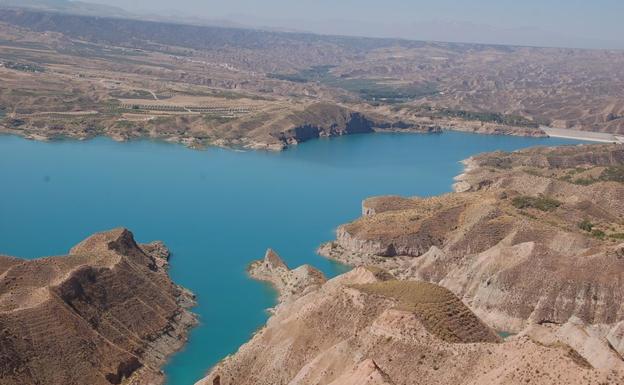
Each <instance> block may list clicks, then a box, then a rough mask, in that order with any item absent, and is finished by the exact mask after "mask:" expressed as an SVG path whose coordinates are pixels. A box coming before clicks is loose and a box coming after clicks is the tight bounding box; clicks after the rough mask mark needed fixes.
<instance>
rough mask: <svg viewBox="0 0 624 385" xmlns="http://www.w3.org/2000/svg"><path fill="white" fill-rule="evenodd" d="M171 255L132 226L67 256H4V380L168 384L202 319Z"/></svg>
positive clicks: (0, 294) (0, 283)
mask: <svg viewBox="0 0 624 385" xmlns="http://www.w3.org/2000/svg"><path fill="white" fill-rule="evenodd" d="M166 257H168V251H167V250H166V248H165V247H164V246H163V245H162V244H161V243H152V244H149V245H137V244H136V243H135V241H134V239H133V236H132V233H130V232H129V231H128V230H125V229H118V230H113V231H110V232H106V233H100V234H96V235H93V236H92V237H90V238H88V239H86V240H85V241H83V242H81V243H80V244H78V245H77V246H76V247H74V248H73V249H72V250H71V252H70V253H69V255H67V256H62V257H51V258H44V259H37V260H30V261H24V260H20V259H16V258H11V257H0V273H1V275H0V329H1V330H2V338H1V339H0V383H2V384H3V385H24V384H46V385H55V384H58V385H72V384H74V385H85V384H90V385H98V384H102V385H110V384H128V385H129V384H133V385H142V384H158V383H161V382H162V381H163V375H162V372H161V370H160V367H161V366H162V365H163V364H164V363H165V360H166V359H167V357H168V356H169V355H170V354H172V353H173V352H175V351H176V350H178V349H180V348H181V347H182V345H183V344H184V342H185V341H186V333H187V330H188V329H189V328H190V327H191V326H192V325H193V324H194V323H195V317H194V316H193V315H192V314H191V313H190V312H189V310H188V309H189V308H190V307H191V306H192V305H193V303H194V300H193V295H192V294H191V293H189V292H188V291H186V290H184V289H182V288H180V287H178V286H176V285H174V284H173V283H172V282H171V280H170V279H169V277H168V275H167V273H166V270H165V266H166V263H167V262H166Z"/></svg>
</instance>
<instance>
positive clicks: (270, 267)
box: [248, 249, 326, 303]
mask: <svg viewBox="0 0 624 385" xmlns="http://www.w3.org/2000/svg"><path fill="white" fill-rule="evenodd" d="M248 271H249V275H250V276H251V277H252V278H254V279H257V280H260V281H265V282H269V283H270V284H272V285H273V286H274V287H275V288H276V290H277V292H278V293H279V297H280V301H279V302H280V303H283V302H286V301H288V300H290V299H293V298H296V297H299V296H301V295H303V294H305V293H306V292H307V291H308V290H310V289H314V288H318V287H319V286H320V285H322V284H323V283H325V281H326V279H325V276H324V275H323V273H321V272H320V271H318V270H317V269H315V268H313V267H312V266H309V265H303V266H300V267H298V268H296V269H294V270H290V269H289V268H288V266H287V265H286V263H284V261H283V260H282V259H281V258H280V256H279V255H277V253H276V252H275V251H273V250H271V249H269V250H267V252H266V254H265V256H264V259H262V260H260V261H255V262H253V263H251V264H250V265H249V269H248Z"/></svg>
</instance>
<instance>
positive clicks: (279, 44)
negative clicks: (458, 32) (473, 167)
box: [0, 8, 624, 150]
mask: <svg viewBox="0 0 624 385" xmlns="http://www.w3.org/2000/svg"><path fill="white" fill-rule="evenodd" d="M0 63H1V64H0V119H1V120H0V129H1V131H2V132H7V133H13V134H18V135H23V136H26V137H29V138H33V139H54V138H59V137H73V138H79V139H86V138H91V137H94V136H102V135H105V136H110V137H113V138H115V139H117V140H127V139H132V138H140V137H151V138H160V139H164V140H170V141H175V142H181V143H185V144H186V145H189V146H194V147H196V146H205V145H218V146H229V147H246V148H258V149H271V150H279V149H283V148H285V147H287V146H290V145H293V144H296V143H299V142H301V141H305V140H308V139H310V138H315V137H319V136H334V135H345V134H351V133H362V132H372V131H376V130H403V131H416V132H435V131H440V130H443V129H453V130H463V131H471V132H481V133H489V134H512V135H531V136H545V135H546V134H545V133H544V131H542V130H541V129H540V127H541V126H551V127H559V128H574V129H580V130H588V131H601V132H608V133H613V134H623V133H624V131H623V130H624V104H623V100H624V95H623V94H622V89H624V87H623V82H624V73H623V68H624V53H623V52H620V51H600V50H577V49H555V48H529V47H506V46H493V45H479V44H451V43H429V42H418V41H405V40H392V39H368V38H354V37H340V36H319V35H311V34H300V33H279V32H267V31H258V30H246V29H234V28H220V27H207V26H196V25H183V24H172V23H165V22H152V21H142V20H132V19H122V18H106V17H101V18H94V17H91V16H84V15H82V16H81V15H69V14H63V13H52V12H45V11H37V10H26V9H10V8H0ZM615 139H616V138H614V140H615Z"/></svg>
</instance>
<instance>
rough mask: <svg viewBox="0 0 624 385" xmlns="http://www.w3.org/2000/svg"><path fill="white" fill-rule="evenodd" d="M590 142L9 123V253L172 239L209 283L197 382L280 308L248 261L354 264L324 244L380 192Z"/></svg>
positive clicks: (414, 190)
mask: <svg viewBox="0 0 624 385" xmlns="http://www.w3.org/2000/svg"><path fill="white" fill-rule="evenodd" d="M573 143H577V142H575V141H571V140H565V139H535V138H521V137H510V136H486V135H473V134H466V133H457V132H447V133H444V134H432V135H417V134H414V135H409V134H374V135H356V136H350V137H342V138H336V139H331V140H316V141H311V142H308V143H305V144H302V145H300V146H298V147H295V148H292V149H290V150H288V151H285V152H282V153H266V152H237V151H232V150H223V149H217V148H209V149H207V150H204V151H196V150H189V149H186V148H184V147H182V146H179V145H172V144H166V143H161V142H153V141H147V140H145V141H133V142H128V143H116V142H113V141H111V140H109V139H104V138H98V139H95V140H90V141H86V142H78V141H59V142H51V143H42V142H33V141H28V140H24V139H21V138H18V137H13V136H0V253H2V254H7V255H14V256H20V257H23V258H34V257H39V256H46V255H58V254H65V253H67V251H68V250H69V248H70V247H72V246H73V245H75V244H76V243H78V242H79V241H81V240H82V239H84V238H85V237H87V236H89V235H91V234H92V233H94V232H97V231H102V230H108V229H111V228H115V227H120V226H123V227H127V228H129V229H130V230H132V231H133V232H134V234H135V237H136V238H137V240H138V241H140V242H148V241H152V240H163V241H164V242H165V243H166V244H167V245H168V246H169V248H170V249H171V251H172V253H173V256H172V259H171V276H172V278H173V279H174V280H175V281H176V283H178V284H181V285H183V286H185V287H187V288H189V289H191V290H192V291H193V292H194V293H195V294H197V296H198V300H199V306H198V307H197V308H195V312H196V313H198V314H199V316H200V319H201V324H200V326H199V327H197V328H196V329H194V330H193V331H192V333H191V336H190V342H189V344H188V345H187V346H186V348H185V349H184V350H183V351H182V352H180V353H178V354H177V355H175V356H174V357H173V359H172V360H171V361H170V363H169V365H168V366H167V367H166V368H165V372H166V373H167V376H168V385H190V384H193V383H194V382H195V381H196V380H198V379H200V378H201V377H202V376H203V374H204V373H205V372H206V371H207V370H208V369H209V368H210V367H211V366H212V365H214V364H215V363H216V362H218V361H219V360H220V359H222V358H223V357H224V356H226V355H227V354H229V353H232V352H234V351H236V349H237V348H238V346H239V345H240V344H242V343H244V342H245V341H246V340H247V339H248V338H249V337H250V336H251V334H252V333H253V332H254V331H255V330H256V329H257V328H258V327H260V326H261V325H262V324H263V323H264V322H265V320H266V318H267V313H266V311H265V309H267V308H269V307H271V306H273V305H274V300H275V297H274V293H273V292H272V290H271V289H270V288H268V287H267V286H266V285H263V284H261V283H258V282H254V281H252V280H250V279H248V278H247V277H246V275H245V268H246V266H247V264H248V263H249V262H250V261H252V260H254V259H258V258H261V257H262V256H263V254H264V251H265V250H266V249H267V248H268V247H271V248H274V249H275V250H276V251H277V252H278V253H279V254H281V255H282V257H283V258H284V259H285V260H286V262H287V263H288V264H289V265H290V266H292V267H296V266H299V265H301V264H303V263H309V264H312V265H314V266H316V267H318V268H320V269H321V270H323V271H325V272H326V273H327V274H328V275H335V274H337V273H338V272H340V271H341V267H340V266H337V265H334V264H332V263H331V262H329V261H327V260H324V259H322V258H321V257H319V256H317V255H316V254H315V250H316V248H317V247H318V246H319V245H320V244H321V243H322V242H325V241H328V240H331V239H332V238H333V235H334V234H333V232H334V230H335V228H336V226H337V225H339V224H341V223H345V222H347V221H350V220H352V219H355V218H356V217H358V216H359V214H360V209H361V201H362V199H364V198H366V197H369V196H372V195H382V194H396V195H406V196H412V195H420V196H430V195H436V194H441V193H445V192H448V191H450V190H451V185H452V183H453V177H454V176H455V175H457V174H459V173H461V170H462V165H461V164H460V163H459V161H461V160H462V159H465V158H467V157H469V156H471V155H474V154H477V153H480V152H486V151H493V150H515V149H520V148H524V147H529V146H536V145H560V144H573Z"/></svg>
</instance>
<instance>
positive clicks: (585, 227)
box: [578, 219, 594, 233]
mask: <svg viewBox="0 0 624 385" xmlns="http://www.w3.org/2000/svg"><path fill="white" fill-rule="evenodd" d="M578 227H579V229H581V230H583V231H587V232H588V233H590V232H591V231H592V229H593V228H594V224H593V223H591V222H590V221H589V220H588V219H584V220H583V221H582V222H581V223H579V225H578Z"/></svg>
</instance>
